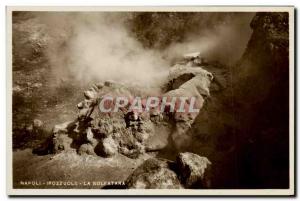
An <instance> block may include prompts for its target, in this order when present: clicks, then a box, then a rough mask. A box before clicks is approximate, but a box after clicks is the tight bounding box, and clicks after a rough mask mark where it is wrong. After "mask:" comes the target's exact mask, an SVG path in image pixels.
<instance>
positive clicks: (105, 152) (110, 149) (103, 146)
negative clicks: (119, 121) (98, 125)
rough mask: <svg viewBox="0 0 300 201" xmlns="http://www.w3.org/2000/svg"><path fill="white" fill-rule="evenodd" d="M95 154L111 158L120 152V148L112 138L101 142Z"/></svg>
mask: <svg viewBox="0 0 300 201" xmlns="http://www.w3.org/2000/svg"><path fill="white" fill-rule="evenodd" d="M95 152H96V153H97V154H98V155H100V156H103V157H111V156H113V155H115V154H116V153H117V152H118V146H117V144H116V142H115V141H114V140H113V139H112V137H111V136H109V137H106V138H103V139H102V140H100V142H99V143H98V145H97V146H96V147H95Z"/></svg>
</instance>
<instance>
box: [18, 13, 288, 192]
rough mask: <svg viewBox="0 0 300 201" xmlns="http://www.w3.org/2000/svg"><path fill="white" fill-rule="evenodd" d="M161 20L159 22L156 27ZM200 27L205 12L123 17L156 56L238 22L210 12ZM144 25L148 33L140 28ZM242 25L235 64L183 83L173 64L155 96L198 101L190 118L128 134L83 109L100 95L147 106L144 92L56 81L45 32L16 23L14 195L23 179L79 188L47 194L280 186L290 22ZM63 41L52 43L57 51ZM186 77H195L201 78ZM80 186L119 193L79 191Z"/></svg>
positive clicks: (212, 67)
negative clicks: (204, 30) (247, 30)
mask: <svg viewBox="0 0 300 201" xmlns="http://www.w3.org/2000/svg"><path fill="white" fill-rule="evenodd" d="M160 15H166V16H165V17H166V22H167V23H165V26H163V23H161V22H160V21H158V19H160V17H161V16H160ZM206 15H208V14H206ZM201 17H202V18H204V17H205V14H203V16H201V15H199V16H192V15H191V16H190V15H186V16H185V15H181V14H180V13H179V14H174V15H169V14H165V13H161V14H159V13H153V14H146V13H145V14H136V15H135V14H132V16H131V17H130V18H129V19H131V20H132V21H128V22H127V23H128V26H129V27H130V30H131V31H132V34H133V35H134V36H135V37H136V38H137V40H138V41H139V42H140V43H142V44H143V45H144V46H145V47H146V48H152V49H155V48H156V49H162V48H166V47H168V45H170V44H172V43H173V42H180V41H183V39H184V38H185V37H186V35H187V34H188V32H189V31H190V32H193V33H194V32H195V29H196V28H195V27H196V26H199V27H210V28H211V27H213V25H214V24H226V23H228V26H229V25H230V22H231V21H234V19H235V18H238V17H242V16H239V15H238V14H228V15H222V14H220V15H217V14H216V15H213V16H209V18H208V19H210V20H211V21H209V20H207V24H203V23H200V22H202V21H201ZM146 19H147V20H148V22H149V27H148V28H147V27H143V26H142V25H141V22H144V20H146ZM192 19H193V20H192ZM251 19H252V18H251ZM174 21H178V24H177V27H175V28H174V27H173V26H171V25H172V22H174ZM179 22H180V23H179ZM247 23H248V24H247V26H249V27H250V26H251V28H252V30H253V31H252V34H251V37H250V38H249V39H248V40H247V41H248V44H247V46H246V47H245V50H243V54H242V55H241V57H240V59H239V60H238V62H236V63H234V64H227V63H226V64H225V63H224V62H223V63H222V61H223V60H220V61H218V59H219V58H221V57H220V55H218V54H214V57H215V58H216V59H215V60H213V59H211V57H212V56H210V57H209V59H210V60H209V61H208V62H203V63H202V64H201V65H200V66H199V65H195V66H193V67H191V66H189V64H187V63H185V64H184V65H183V68H184V69H185V70H186V71H185V73H182V74H180V73H179V74H177V73H175V75H176V76H175V77H174V74H172V72H173V71H172V69H175V70H176V65H175V67H174V65H173V64H171V63H172V62H171V63H170V69H169V72H170V74H169V79H167V80H165V83H166V85H164V86H161V88H160V89H159V93H161V94H170V95H174V94H175V95H178V94H180V95H195V94H193V93H196V95H199V97H200V98H199V99H198V101H200V102H201V110H200V112H199V114H197V115H196V116H194V117H191V119H190V120H183V121H182V119H180V118H181V117H178V116H176V115H175V114H174V116H172V118H170V117H166V115H165V114H161V116H162V117H163V118H162V119H160V115H159V114H157V113H153V115H152V117H150V116H149V117H147V116H146V117H140V119H141V120H139V121H141V122H142V124H139V123H138V121H137V119H135V120H134V121H132V122H133V125H132V124H131V125H132V126H129V127H128V126H127V125H126V121H125V120H126V118H125V116H126V114H127V111H124V112H123V113H119V114H114V116H110V117H107V116H104V115H103V114H99V113H96V112H95V111H94V109H92V108H94V107H95V105H97V100H98V98H99V97H101V96H102V95H103V94H107V93H109V94H112V95H114V96H116V95H118V94H122V95H124V94H127V95H141V96H147V95H149V94H151V92H152V90H151V89H150V90H149V89H145V88H143V87H137V86H134V87H133V86H128V85H126V84H124V83H118V82H111V81H101V82H95V81H94V80H91V81H88V82H86V83H80V84H78V83H76V82H75V81H74V80H75V78H74V77H72V76H70V77H68V78H66V79H57V77H58V76H57V74H56V73H57V72H56V71H55V72H54V71H53V68H51V65H52V64H51V63H50V62H49V61H48V57H47V51H48V49H49V48H48V45H49V44H50V43H51V40H54V38H53V35H48V34H47V33H48V32H47V29H48V28H49V27H47V26H46V25H45V24H43V23H41V22H40V21H39V20H38V15H36V14H32V13H22V12H20V13H15V14H14V19H13V133H12V135H13V149H14V151H13V170H14V172H13V179H14V187H16V188H29V187H28V186H26V185H21V184H20V182H21V181H45V182H47V181H65V182H66V181H78V182H81V183H80V184H79V185H76V186H63V187H62V186H59V185H53V186H51V188H287V187H288V169H289V167H288V136H289V135H288V134H289V132H288V111H289V110H288V80H289V79H288V72H289V71H288V60H289V59H288V45H289V44H288V16H287V14H286V13H258V14H255V16H254V17H253V19H252V20H251V22H247ZM151 27H152V28H151ZM153 27H155V28H153ZM151 30H152V32H151ZM179 33H180V34H179ZM68 34H69V33H68V32H62V33H61V34H59V35H55V37H58V38H59V40H61V41H64V40H65V38H66V36H68ZM199 34H200V33H199ZM167 38H168V39H167ZM155 41H156V42H157V43H156V42H155ZM61 48H65V44H64V43H63V42H62V44H61ZM184 53H186V52H182V53H181V54H184ZM214 57H213V58H214ZM180 65H182V64H180ZM180 65H179V66H180ZM177 67H178V66H177ZM181 67H182V66H181ZM190 68H192V69H193V70H195V69H197V68H198V69H200V68H201V72H205V76H206V77H205V78H203V77H201V76H202V74H201V73H197V72H193V70H192V71H190ZM209 74H211V75H212V77H213V79H212V80H211V79H210V78H209V77H210V76H207V75H209ZM99 83H100V84H99ZM195 86H197V87H196V88H197V90H196V92H193V93H192V91H193V90H192V89H193V87H195ZM199 86H200V87H199ZM91 87H92V88H91ZM199 89H200V90H199ZM155 91H157V89H156V90H155ZM177 118H179V119H180V121H177V120H179V119H177ZM176 119H177V120H176ZM182 122H183V123H182ZM78 136H79V137H78ZM183 145H187V146H183ZM185 154H186V155H185ZM184 156H186V157H187V158H188V159H187V160H184V158H185V157H184ZM199 157H200V158H199ZM191 158H192V159H193V160H191ZM193 161H195V163H193ZM187 172H189V173H188V174H187ZM143 175H145V176H143ZM204 175H205V176H204ZM85 181H99V182H104V181H124V182H125V185H117V186H115V185H113V184H112V185H111V184H107V183H106V184H101V185H96V186H91V185H87V186H85V185H84V182H85ZM30 188H49V186H48V185H45V184H41V185H36V186H32V185H31V186H30Z"/></svg>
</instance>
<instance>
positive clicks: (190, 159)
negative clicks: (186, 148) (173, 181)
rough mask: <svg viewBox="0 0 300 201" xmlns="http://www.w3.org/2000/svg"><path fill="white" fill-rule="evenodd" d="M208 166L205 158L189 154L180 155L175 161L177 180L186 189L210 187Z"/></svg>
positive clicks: (209, 163)
mask: <svg viewBox="0 0 300 201" xmlns="http://www.w3.org/2000/svg"><path fill="white" fill-rule="evenodd" d="M210 165H211V162H210V161H209V160H208V159H207V158H206V157H202V156H199V155H197V154H193V153H189V152H186V153H180V154H179V155H178V156H177V159H176V167H177V168H178V169H177V170H178V174H179V178H180V180H181V182H182V183H183V184H184V186H185V187H187V188H193V187H197V188H198V187H202V188H203V187H204V188H205V187H210V178H209V173H208V172H209V168H210Z"/></svg>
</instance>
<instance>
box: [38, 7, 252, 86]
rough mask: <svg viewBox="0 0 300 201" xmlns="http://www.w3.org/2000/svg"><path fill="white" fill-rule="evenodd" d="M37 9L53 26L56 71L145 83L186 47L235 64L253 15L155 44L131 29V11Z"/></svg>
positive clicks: (158, 77) (51, 54) (154, 82)
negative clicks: (159, 46)
mask: <svg viewBox="0 0 300 201" xmlns="http://www.w3.org/2000/svg"><path fill="white" fill-rule="evenodd" d="M37 15H38V19H39V20H40V22H41V23H44V24H46V25H47V27H48V32H49V33H48V34H49V35H50V37H51V40H50V43H49V44H48V48H47V56H48V58H49V61H50V65H51V66H52V70H53V72H54V73H55V74H56V77H58V78H61V79H66V78H72V79H74V82H79V83H81V84H88V83H92V82H98V81H105V80H115V81H118V82H123V83H130V84H138V85H139V86H145V87H147V86H158V85H160V84H161V83H162V82H163V81H164V80H165V79H166V76H167V73H168V68H169V66H170V61H171V60H172V59H174V58H176V57H180V56H181V55H182V54H184V53H188V52H193V51H200V52H201V53H202V54H203V55H204V56H206V57H207V58H208V59H212V60H219V61H220V62H222V63H224V64H233V63H234V62H236V61H237V60H238V59H239V58H240V56H241V54H242V52H243V51H244V49H245V47H246V44H247V41H248V39H249V37H250V34H251V29H250V27H249V24H250V20H251V18H252V16H253V14H249V15H245V16H244V17H241V18H238V19H236V20H234V21H233V22H232V23H230V24H221V25H218V26H217V27H214V29H207V30H204V31H203V30H201V34H200V32H199V33H198V32H197V31H195V30H194V31H192V32H191V33H190V34H187V35H186V38H185V39H184V40H182V41H181V42H180V43H179V42H176V43H172V44H170V45H169V46H168V47H167V48H164V49H154V48H153V49H150V48H145V47H144V46H143V44H142V43H140V42H139V41H138V40H137V39H136V38H135V37H134V36H133V35H132V34H130V31H129V29H128V26H127V24H126V19H128V16H129V15H128V14H126V13H72V12H71V13H55V14H54V13H47V14H45V13H41V14H37ZM162 20H163V19H162ZM203 20H205V19H203ZM200 28H201V27H200ZM202 28H203V27H202ZM186 32H188V30H187V31H186Z"/></svg>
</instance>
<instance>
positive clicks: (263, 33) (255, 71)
mask: <svg viewBox="0 0 300 201" xmlns="http://www.w3.org/2000/svg"><path fill="white" fill-rule="evenodd" d="M251 27H252V29H253V34H252V37H251V39H250V41H249V43H248V46H247V49H246V51H245V53H244V55H243V57H242V58H241V60H240V63H239V65H238V66H237V67H236V68H235V73H234V96H235V97H234V99H235V100H236V102H235V104H236V106H237V107H236V114H237V117H238V121H239V126H238V130H239V131H238V133H239V135H238V141H237V142H238V143H239V144H240V146H239V149H238V153H239V157H238V158H239V165H240V167H239V178H240V181H239V183H240V185H241V187H245V188H287V187H288V183H289V16H288V13H277V12H276V13H258V14H257V15H256V16H255V17H254V19H253V20H252V22H251ZM291 45H292V44H291Z"/></svg>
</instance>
